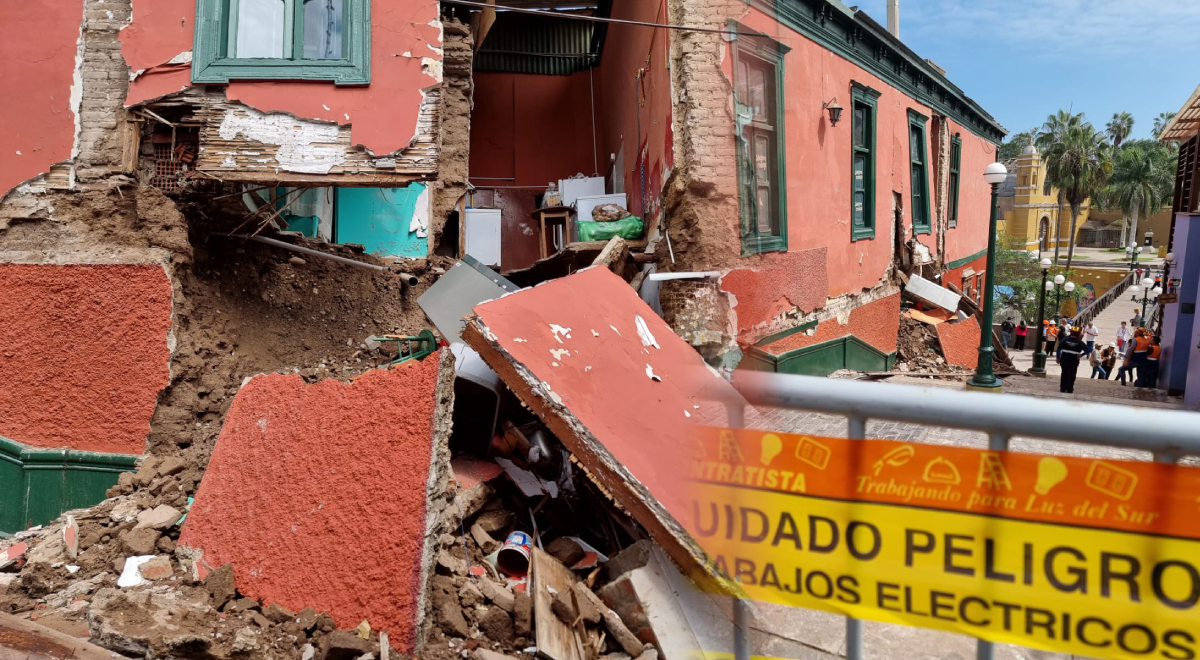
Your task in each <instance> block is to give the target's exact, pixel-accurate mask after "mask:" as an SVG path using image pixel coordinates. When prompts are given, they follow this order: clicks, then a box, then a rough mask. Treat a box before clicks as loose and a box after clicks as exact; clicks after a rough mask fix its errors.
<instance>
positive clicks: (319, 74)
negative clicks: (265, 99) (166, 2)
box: [192, 0, 371, 85]
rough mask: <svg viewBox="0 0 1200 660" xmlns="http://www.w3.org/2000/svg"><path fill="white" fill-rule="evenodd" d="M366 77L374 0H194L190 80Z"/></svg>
mask: <svg viewBox="0 0 1200 660" xmlns="http://www.w3.org/2000/svg"><path fill="white" fill-rule="evenodd" d="M247 79H249V80H254V79H258V80H328V81H332V82H334V83H337V84H341V85H365V84H367V83H369V82H371V0H196V34H195V41H194V45H193V51H192V82H195V83H225V82H229V81H230V80H247Z"/></svg>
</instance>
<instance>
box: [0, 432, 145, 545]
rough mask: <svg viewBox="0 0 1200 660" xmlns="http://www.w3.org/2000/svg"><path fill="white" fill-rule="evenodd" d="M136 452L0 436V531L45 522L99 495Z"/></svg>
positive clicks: (129, 465) (126, 469)
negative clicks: (50, 445)
mask: <svg viewBox="0 0 1200 660" xmlns="http://www.w3.org/2000/svg"><path fill="white" fill-rule="evenodd" d="M137 458H138V457H137V456H129V455H124V454H101V453H97V452H90V451H75V450H72V449H38V448H35V447H29V446H26V445H23V444H21V443H19V442H15V441H13V440H9V439H8V438H4V437H0V532H5V533H10V534H11V533H12V532H17V531H20V530H23V529H27V528H29V527H30V526H31V525H44V524H46V523H48V522H50V521H51V520H54V519H55V518H57V517H58V516H59V514H61V513H62V512H63V511H69V510H71V509H78V508H81V507H88V506H91V505H93V504H96V503H97V502H100V501H101V500H103V499H104V498H105V496H106V491H107V490H108V489H109V488H110V487H112V486H113V485H115V484H116V483H117V479H118V477H119V476H120V474H121V473H122V472H130V471H132V470H133V469H134V466H135V464H136V462H137Z"/></svg>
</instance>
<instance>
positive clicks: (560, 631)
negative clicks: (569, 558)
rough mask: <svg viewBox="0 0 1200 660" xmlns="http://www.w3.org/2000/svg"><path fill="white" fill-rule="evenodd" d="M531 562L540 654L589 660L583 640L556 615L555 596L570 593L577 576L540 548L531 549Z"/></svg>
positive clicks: (553, 658)
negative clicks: (584, 649)
mask: <svg viewBox="0 0 1200 660" xmlns="http://www.w3.org/2000/svg"><path fill="white" fill-rule="evenodd" d="M530 551H531V552H530V556H529V563H530V566H531V567H532V569H533V574H532V582H533V584H532V586H533V593H532V594H531V595H532V596H533V627H534V632H535V633H536V636H537V637H536V639H537V644H536V645H537V649H538V655H539V656H544V657H546V658H550V659H551V660H587V657H586V656H585V655H584V654H583V641H582V640H580V639H579V638H578V634H577V633H576V632H575V630H574V629H572V628H571V626H569V625H567V624H565V623H563V622H562V621H561V620H559V618H558V617H557V616H555V614H554V609H553V608H554V597H555V594H560V593H561V594H568V593H570V592H571V590H572V588H573V587H574V584H575V576H574V575H571V571H569V570H568V569H567V567H566V566H563V565H562V564H560V563H559V562H558V560H557V559H555V558H554V557H551V556H550V555H548V554H546V553H545V552H542V551H541V550H539V549H538V548H530Z"/></svg>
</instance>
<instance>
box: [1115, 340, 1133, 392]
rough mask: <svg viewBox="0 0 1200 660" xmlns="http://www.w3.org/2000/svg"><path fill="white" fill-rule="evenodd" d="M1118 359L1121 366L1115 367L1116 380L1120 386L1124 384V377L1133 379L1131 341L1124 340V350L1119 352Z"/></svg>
mask: <svg viewBox="0 0 1200 660" xmlns="http://www.w3.org/2000/svg"><path fill="white" fill-rule="evenodd" d="M1118 359H1119V360H1120V361H1121V367H1120V368H1119V369H1117V382H1118V383H1120V384H1121V387H1124V386H1125V378H1126V376H1128V377H1129V379H1130V380H1133V376H1132V374H1133V342H1132V341H1130V342H1126V344H1125V350H1124V352H1122V353H1120V354H1119V356H1118Z"/></svg>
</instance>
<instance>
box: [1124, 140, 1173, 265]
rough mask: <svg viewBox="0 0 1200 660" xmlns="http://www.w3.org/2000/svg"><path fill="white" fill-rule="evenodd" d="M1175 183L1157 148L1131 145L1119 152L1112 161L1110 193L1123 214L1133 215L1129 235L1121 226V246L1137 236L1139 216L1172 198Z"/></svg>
mask: <svg viewBox="0 0 1200 660" xmlns="http://www.w3.org/2000/svg"><path fill="white" fill-rule="evenodd" d="M1174 183H1175V177H1174V173H1173V171H1172V167H1171V163H1170V162H1169V159H1168V158H1164V154H1163V153H1162V152H1161V151H1160V150H1148V149H1142V148H1140V147H1133V148H1130V149H1126V150H1125V151H1122V152H1121V155H1120V156H1118V157H1117V160H1116V162H1114V163H1113V174H1112V196H1113V198H1114V200H1115V201H1116V203H1117V204H1119V205H1120V207H1121V210H1122V211H1123V212H1124V213H1125V215H1126V217H1132V218H1133V223H1132V225H1130V232H1131V233H1130V234H1129V235H1128V237H1127V236H1126V233H1125V227H1124V226H1122V228H1121V245H1128V244H1129V242H1130V241H1132V240H1133V238H1134V237H1136V236H1137V223H1138V216H1139V215H1140V214H1145V216H1146V217H1147V218H1149V217H1150V216H1151V215H1152V214H1153V213H1154V212H1155V211H1157V210H1159V209H1161V208H1162V206H1163V204H1165V203H1166V202H1167V200H1168V199H1170V197H1171V192H1172V188H1173V186H1174Z"/></svg>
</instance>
